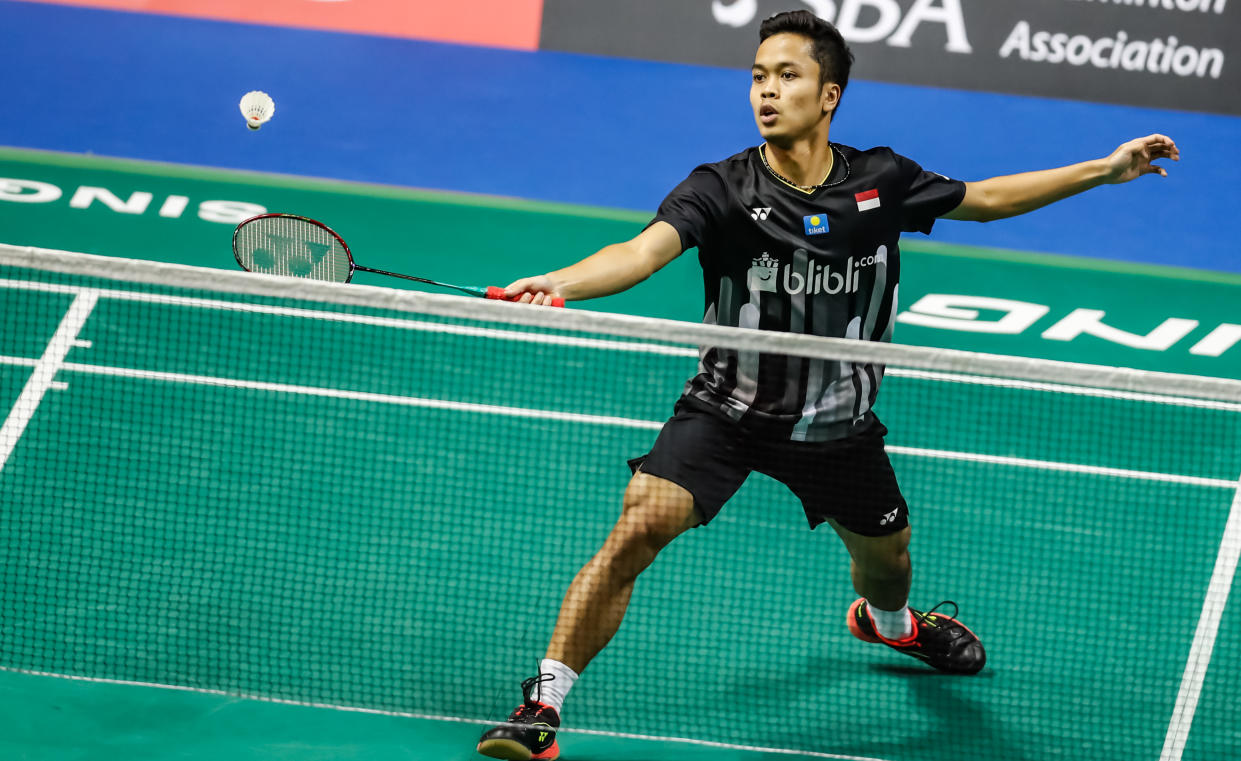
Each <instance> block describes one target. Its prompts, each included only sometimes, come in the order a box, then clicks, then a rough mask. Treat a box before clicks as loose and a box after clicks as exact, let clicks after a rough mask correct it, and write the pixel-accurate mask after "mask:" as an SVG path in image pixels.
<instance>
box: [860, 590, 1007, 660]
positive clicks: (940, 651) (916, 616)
mask: <svg viewBox="0 0 1241 761" xmlns="http://www.w3.org/2000/svg"><path fill="white" fill-rule="evenodd" d="M941 605H951V606H952V608H953V614H952V615H951V616H946V615H944V614H943V613H936V612H935V611H937V610H939V608H940V606H941ZM956 608H957V604H956V603H955V602H952V601H951V600H947V601H945V602H941V603H940V604H939V605H936V606H935V607H934V608H931V609H930V610H928V611H927V612H926V613H919V612H918V611H916V610H914V609H913V608H910V609H909V615H910V617H911V618H912V619H913V633H911V634H910V635H909V636H908V637H905V638H904V639H899V640H894V639H887V638H886V637H884V636H883V635H881V634H880V633H879V632H878V631H877V630H876V629H875V622H874V621H873V620H872V619H871V617H870V610H869V609H868V608H867V605H866V600H864V599H860V600H857V601H856V602H854V603H853V604H852V605H850V606H849V631H850V632H852V633H853V636H855V637H857V638H858V639H860V640H862V641H863V642H882V643H883V644H885V645H887V646H888V647H890V648H892V649H893V650H898V651H900V652H902V653H905V654H906V655H911V656H913V657H914V658H917V659H918V660H920V661H922V662H923V663H926V664H927V665H929V666H933V667H935V668H937V669H939V670H940V671H946V672H948V673H950V674H977V673H978V672H979V671H982V667H983V666H985V665H986V663H987V651H986V650H984V649H983V647H982V642H980V641H979V640H978V637H976V636H974V632H972V631H970V630H969V629H968V628H966V626H965V624H963V623H961V622H960V621H958V620H957V610H956Z"/></svg>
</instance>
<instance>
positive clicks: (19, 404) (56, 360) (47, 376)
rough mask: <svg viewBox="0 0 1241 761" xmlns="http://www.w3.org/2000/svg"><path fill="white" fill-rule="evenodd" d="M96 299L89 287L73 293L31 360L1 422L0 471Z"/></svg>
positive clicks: (53, 380) (51, 383) (96, 295)
mask: <svg viewBox="0 0 1241 761" xmlns="http://www.w3.org/2000/svg"><path fill="white" fill-rule="evenodd" d="M98 298H99V296H98V294H96V293H95V292H94V291H91V290H89V289H82V290H81V291H80V292H79V293H78V294H77V296H76V297H75V298H74V299H73V304H72V305H71V306H70V307H69V311H67V312H65V316H64V317H63V318H61V321H60V325H59V326H58V327H57V328H56V332H55V333H53V334H52V338H51V340H49V341H48V342H47V348H46V349H44V351H43V356H42V357H40V358H39V359H38V361H36V362H35V363H34V372H32V373H31V374H30V377H29V378H27V379H26V385H25V386H24V387H23V388H22V392H21V394H20V395H19V396H18V397H17V401H16V402H15V403H14V404H13V409H11V410H9V414H8V417H6V418H5V419H4V425H2V426H0V470H3V469H4V465H5V463H7V462H8V461H9V455H11V454H13V449H14V448H15V447H16V446H17V441H18V439H20V438H21V437H22V434H23V433H25V431H26V426H27V425H28V424H29V423H30V419H31V418H32V417H34V412H35V410H36V409H37V408H38V407H39V403H40V402H42V401H43V396H44V395H45V394H47V392H48V391H49V390H50V389H51V388H52V387H53V385H54V383H55V381H56V373H57V372H58V371H59V370H60V369H61V367H62V366H63V364H64V361H65V357H66V356H67V355H68V354H69V350H70V349H72V348H73V346H74V342H75V341H77V338H78V332H79V331H80V330H82V326H83V325H84V324H86V318H87V317H90V313H91V310H92V309H94V308H95V302H96V301H97V300H98Z"/></svg>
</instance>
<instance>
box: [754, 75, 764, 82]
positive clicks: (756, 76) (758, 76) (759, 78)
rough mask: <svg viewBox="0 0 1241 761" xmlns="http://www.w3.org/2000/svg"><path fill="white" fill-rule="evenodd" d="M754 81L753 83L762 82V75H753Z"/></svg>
mask: <svg viewBox="0 0 1241 761" xmlns="http://www.w3.org/2000/svg"><path fill="white" fill-rule="evenodd" d="M754 81H755V82H762V81H763V75H762V74H755V75H754Z"/></svg>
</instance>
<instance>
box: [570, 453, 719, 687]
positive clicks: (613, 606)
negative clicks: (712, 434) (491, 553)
mask: <svg viewBox="0 0 1241 761" xmlns="http://www.w3.org/2000/svg"><path fill="white" fill-rule="evenodd" d="M698 522H699V521H698V517H697V516H696V514H695V513H694V498H693V496H691V495H690V493H689V492H688V491H686V490H685V489H683V488H681V487H680V486H678V485H676V484H674V483H672V482H671V481H667V480H665V479H662V478H657V477H655V476H652V475H649V474H646V473H636V474H634V477H633V479H632V480H631V481H630V482H629V487H628V488H627V489H626V490H625V498H624V502H623V506H622V510H621V516H620V519H619V520H617V522H616V525H615V526H614V527H613V528H612V532H611V533H610V534H609V535H608V538H607V540H606V541H605V542H604V543H603V547H602V548H601V549H600V550H599V552H598V553H596V554H595V556H594V557H593V558H591V559H590V561H589V562H588V563H586V565H585V566H583V567H582V570H580V571H578V573H577V576H576V577H575V578H574V579H573V583H572V584H570V585H569V591H568V592H566V593H565V596H564V602H563V603H562V604H561V606H560V616H559V618H558V619H557V620H556V629H555V631H554V632H553V633H552V638H551V642H550V643H549V644H548V647H547V657H548V658H550V659H552V660H556V661H559V662H561V663H563V664H565V665H566V666H568V667H569V668H571V669H573V670H574V671H576V672H577V673H581V671H582V669H584V668H586V664H588V663H590V661H591V659H592V658H594V657H595V656H596V655H598V654H599V651H601V650H603V648H604V647H605V646H606V645H607V644H608V642H609V641H611V639H612V636H613V635H615V634H616V630H617V629H619V628H620V624H621V619H623V618H624V616H625V610H626V608H628V607H629V597H630V595H631V594H632V593H633V584H634V581H635V580H636V579H637V578H638V574H640V573H642V571H644V570H646V568H647V566H649V565H650V564H651V562H652V561H653V560H655V556H656V555H657V554H658V553H659V551H660V550H662V549H663V548H664V547H666V546H667V545H668V543H669V542H671V541H672V540H673V539H675V538H676V537H677V536H679V535H680V534H681V533H682V532H684V531H685V530H686V529H690V528H693V527H694V526H695V525H697V524H698Z"/></svg>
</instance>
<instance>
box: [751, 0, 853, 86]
mask: <svg viewBox="0 0 1241 761" xmlns="http://www.w3.org/2000/svg"><path fill="white" fill-rule="evenodd" d="M786 33H787V34H800V35H801V36H803V37H806V38H808V39H809V40H810V42H811V43H812V53H811V55H812V56H813V57H814V60H815V61H817V62H818V64H819V84H820V85H825V84H827V83H828V82H835V83H836V84H838V85H840V94H841V95H844V92H845V88H846V87H848V86H849V69H851V68H852V67H853V51H851V50H849V46H848V45H847V44H845V38H844V37H843V36H842V35H841V34H840V30H838V29H837V28H836V27H835V26H833V25H832V24H831V23H830V22H827V21H824V20H823V19H821V18H819V17H818V16H816V15H814V14H813V13H811V12H810V11H785V12H784V13H777V14H776V15H774V16H772V17H770V18H768V19H765V20H764V21H763V24H762V26H760V27H759V28H758V41H759V43H760V44H761V43H762V42H763V41H764V40H766V39H767V38H768V37H771V36H773V35H777V34H786Z"/></svg>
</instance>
